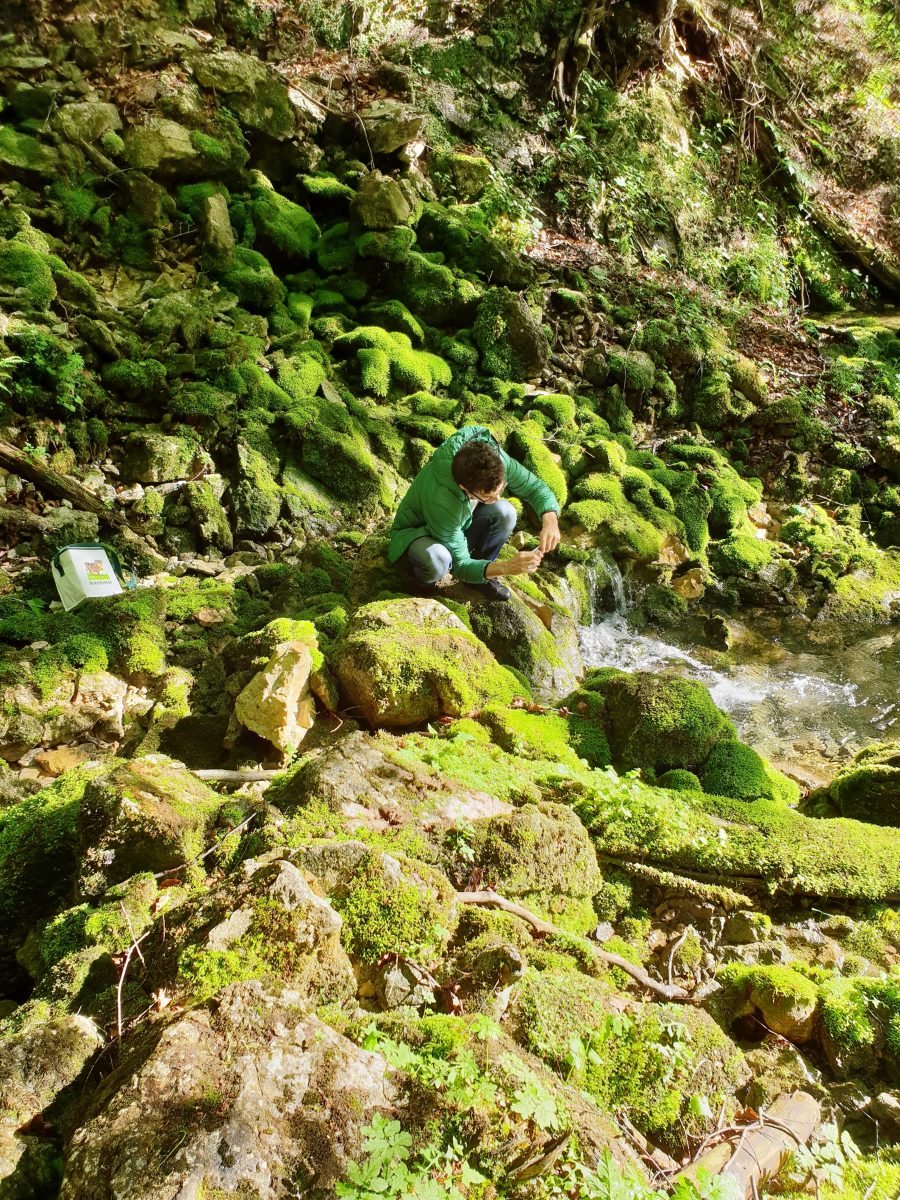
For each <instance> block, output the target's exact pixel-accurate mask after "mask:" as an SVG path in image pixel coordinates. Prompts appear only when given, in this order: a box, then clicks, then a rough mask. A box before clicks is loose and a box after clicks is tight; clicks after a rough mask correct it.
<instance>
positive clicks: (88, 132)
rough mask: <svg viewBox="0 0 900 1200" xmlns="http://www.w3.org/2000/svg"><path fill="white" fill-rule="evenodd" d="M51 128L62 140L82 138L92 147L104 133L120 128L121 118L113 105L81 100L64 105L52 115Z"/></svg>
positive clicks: (98, 101)
mask: <svg viewBox="0 0 900 1200" xmlns="http://www.w3.org/2000/svg"><path fill="white" fill-rule="evenodd" d="M52 124H53V127H54V128H55V129H57V130H58V131H59V132H60V133H61V134H62V136H63V137H64V138H69V139H74V138H82V139H83V140H84V141H86V142H89V143H90V144H91V145H93V144H94V143H95V142H99V141H100V139H101V138H102V137H103V135H104V134H105V133H111V132H116V131H118V130H119V129H121V128H122V118H121V117H120V116H119V110H118V109H117V108H116V106H115V105H114V104H106V103H104V102H103V101H101V100H82V101H80V102H79V103H77V104H64V105H63V106H62V108H58V109H57V110H56V112H55V113H54V114H53V121H52Z"/></svg>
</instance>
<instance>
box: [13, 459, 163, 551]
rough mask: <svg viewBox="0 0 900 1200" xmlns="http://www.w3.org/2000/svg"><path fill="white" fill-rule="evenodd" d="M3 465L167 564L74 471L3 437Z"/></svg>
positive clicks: (128, 542) (131, 545) (119, 513)
mask: <svg viewBox="0 0 900 1200" xmlns="http://www.w3.org/2000/svg"><path fill="white" fill-rule="evenodd" d="M0 467H4V468H5V469H6V470H7V471H12V473H13V474H14V475H19V476H20V477H21V478H22V479H27V480H28V481H29V483H33V484H34V485H35V487H37V488H39V489H40V490H41V491H42V492H44V493H46V494H47V495H50V496H55V497H56V498H57V499H59V500H68V501H69V502H70V503H71V504H72V505H73V506H74V507H75V508H77V509H81V510H82V511H83V512H89V513H93V514H94V515H95V516H97V517H99V518H100V521H101V523H102V524H105V525H107V526H109V527H110V528H112V529H114V530H115V531H116V533H118V534H120V535H121V537H122V540H123V541H124V542H125V544H126V545H127V546H128V548H129V549H133V550H134V551H136V552H138V553H140V554H142V555H144V556H145V557H147V558H148V559H149V560H150V561H151V563H152V564H153V565H154V566H155V567H157V568H162V567H163V566H165V562H166V560H165V559H164V558H163V556H162V555H161V554H160V553H159V551H158V550H157V549H156V548H155V547H154V546H151V544H150V543H149V542H148V541H147V540H146V539H145V538H143V537H141V535H140V534H138V533H135V531H134V530H133V529H132V528H131V526H130V525H129V524H128V522H127V520H126V519H125V517H124V516H123V515H122V513H121V512H117V511H116V510H115V509H113V508H107V506H106V504H104V502H103V501H102V500H101V499H100V497H99V496H98V495H97V494H96V492H92V491H91V490H90V489H89V488H86V487H85V486H84V484H82V483H79V482H78V480H77V479H73V478H72V476H71V475H63V474H62V472H61V471H55V470H54V469H53V467H51V466H50V465H49V464H48V463H44V462H41V461H40V460H39V459H37V458H33V457H31V456H30V455H28V454H25V453H24V452H23V451H22V450H19V449H18V448H17V447H16V446H14V445H13V444H12V443H11V442H7V441H4V440H3V439H2V438H0Z"/></svg>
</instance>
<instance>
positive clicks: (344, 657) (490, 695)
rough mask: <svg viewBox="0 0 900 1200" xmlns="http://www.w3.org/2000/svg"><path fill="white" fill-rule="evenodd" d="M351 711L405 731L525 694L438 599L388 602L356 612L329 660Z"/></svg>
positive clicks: (374, 722) (525, 689) (380, 724)
mask: <svg viewBox="0 0 900 1200" xmlns="http://www.w3.org/2000/svg"><path fill="white" fill-rule="evenodd" d="M333 667H334V671H335V674H336V676H337V679H338V683H339V685H340V687H341V690H342V692H343V694H344V699H345V702H346V704H347V706H348V708H349V709H350V711H351V712H352V713H353V714H354V715H356V714H359V715H360V716H362V718H363V719H364V720H365V721H367V722H368V723H369V725H371V726H373V727H377V726H384V727H386V728H394V729H404V728H409V727H411V726H414V725H420V724H423V723H424V722H425V721H431V720H434V719H435V718H436V717H442V716H449V717H458V716H464V715H465V714H467V713H470V712H473V711H475V710H477V709H479V708H481V707H483V705H485V704H486V703H488V702H489V701H492V700H493V701H499V702H500V703H507V702H509V701H510V700H512V699H513V698H514V697H516V696H521V697H524V696H527V694H528V690H527V688H526V687H525V686H524V684H522V683H520V681H519V680H518V679H517V678H516V677H515V676H514V675H513V674H511V672H509V671H508V670H507V669H506V668H505V667H501V666H500V664H499V663H498V662H497V660H496V658H494V656H493V654H491V652H490V650H488V648H487V647H486V646H485V645H484V644H483V643H482V642H480V641H479V640H478V638H477V637H475V635H474V634H473V633H471V632H470V631H469V630H468V629H466V627H465V625H464V624H463V623H462V621H461V620H460V619H459V617H457V616H456V615H455V614H454V613H452V612H451V611H450V610H449V608H446V607H445V606H444V605H443V604H441V603H439V602H438V601H437V600H431V599H408V600H385V601H381V602H376V603H374V604H366V605H364V606H363V607H362V608H360V609H358V610H357V612H356V613H355V614H354V616H353V618H352V620H351V622H350V625H349V628H348V630H347V633H346V635H345V637H344V638H343V640H342V642H341V643H340V644H339V645H338V647H337V649H336V651H335V658H334V663H333Z"/></svg>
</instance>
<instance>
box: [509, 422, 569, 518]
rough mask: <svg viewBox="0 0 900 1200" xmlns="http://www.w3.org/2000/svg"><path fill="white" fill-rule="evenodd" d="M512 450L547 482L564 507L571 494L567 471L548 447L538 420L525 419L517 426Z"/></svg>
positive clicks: (529, 468) (561, 506)
mask: <svg viewBox="0 0 900 1200" xmlns="http://www.w3.org/2000/svg"><path fill="white" fill-rule="evenodd" d="M512 452H513V454H514V455H515V457H516V458H518V460H519V461H520V462H521V463H522V465H523V466H525V467H527V468H528V470H529V471H533V472H534V474H535V475H537V476H538V478H540V479H542V480H543V481H544V483H546V484H547V486H548V487H549V488H550V490H551V492H553V494H554V496H555V497H556V499H557V500H558V501H559V506H560V508H563V507H564V506H565V503H566V500H567V499H568V494H569V493H568V485H567V484H566V476H565V472H564V471H563V469H562V467H561V466H560V465H559V463H558V462H557V461H556V459H555V458H554V457H553V454H552V453H551V451H550V450H549V449H548V447H547V445H546V443H545V441H544V431H543V430H542V429H541V427H540V425H538V424H537V422H535V421H523V422H522V423H521V424H520V425H517V426H516V428H515V432H514V434H513V437H512Z"/></svg>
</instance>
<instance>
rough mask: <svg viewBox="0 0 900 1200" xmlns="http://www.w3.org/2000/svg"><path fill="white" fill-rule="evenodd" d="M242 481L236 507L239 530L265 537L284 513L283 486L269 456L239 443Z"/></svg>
mask: <svg viewBox="0 0 900 1200" xmlns="http://www.w3.org/2000/svg"><path fill="white" fill-rule="evenodd" d="M238 471H239V477H238V483H237V486H236V488H235V490H234V509H235V518H236V521H237V528H238V531H239V532H242V533H246V534H250V535H251V536H255V537H264V536H265V535H266V534H267V533H268V532H269V531H270V530H271V529H272V528H274V526H275V523H276V522H277V520H278V517H279V514H280V512H281V505H282V494H281V488H280V487H279V486H278V483H277V481H276V479H275V476H274V475H273V473H272V468H271V467H270V466H269V463H268V462H267V461H266V459H265V457H264V456H263V455H262V454H261V453H260V452H259V451H258V450H254V449H253V447H252V446H247V445H244V444H241V445H239V446H238Z"/></svg>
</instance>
